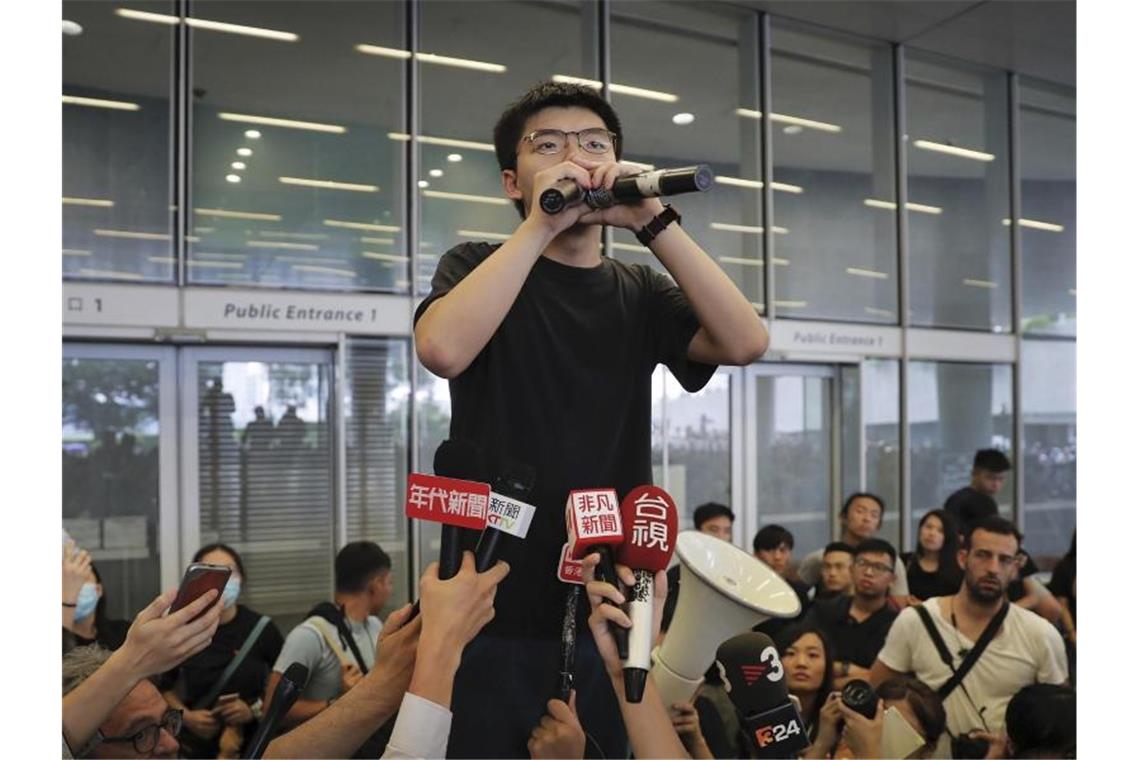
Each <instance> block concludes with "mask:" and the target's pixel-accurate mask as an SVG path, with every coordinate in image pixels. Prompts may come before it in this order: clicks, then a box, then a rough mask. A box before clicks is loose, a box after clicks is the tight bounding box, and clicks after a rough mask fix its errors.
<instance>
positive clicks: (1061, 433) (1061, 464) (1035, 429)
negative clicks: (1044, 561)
mask: <svg viewBox="0 0 1140 760" xmlns="http://www.w3.org/2000/svg"><path fill="white" fill-rule="evenodd" d="M1021 359H1022V361H1023V362H1024V364H1023V366H1022V376H1021V377H1022V400H1023V404H1024V415H1025V419H1024V424H1025V442H1024V446H1025V450H1024V462H1025V545H1026V546H1027V547H1028V548H1029V550H1030V552H1031V553H1032V554H1033V555H1034V556H1035V557H1036V556H1037V555H1043V556H1055V557H1056V556H1060V555H1062V554H1064V553H1065V551H1066V550H1067V549H1068V547H1069V541H1070V539H1071V537H1072V532H1073V529H1074V528H1075V527H1076V519H1077V397H1076V390H1077V389H1076V379H1077V377H1076V376H1077V347H1076V344H1075V343H1071V342H1068V341H1036V340H1027V341H1024V342H1023V343H1022V346H1021Z"/></svg>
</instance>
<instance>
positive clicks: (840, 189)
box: [771, 24, 898, 323]
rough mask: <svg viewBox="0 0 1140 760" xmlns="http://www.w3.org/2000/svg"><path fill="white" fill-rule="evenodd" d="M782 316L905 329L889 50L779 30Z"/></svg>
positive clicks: (776, 113) (775, 58)
mask: <svg viewBox="0 0 1140 760" xmlns="http://www.w3.org/2000/svg"><path fill="white" fill-rule="evenodd" d="M771 118H772V122H773V123H772V156H773V167H774V173H773V178H774V180H775V183H779V184H775V183H774V184H773V186H772V189H773V194H772V199H773V204H774V207H775V214H774V216H775V220H774V224H773V227H772V232H773V237H772V244H773V247H774V258H773V262H774V263H775V269H774V272H775V277H776V304H775V307H776V308H775V311H776V312H777V313H778V314H780V315H784V316H788V317H818V318H822V319H838V320H853V321H857V322H890V323H895V322H897V321H898V279H897V262H898V258H897V243H896V241H897V237H898V236H897V223H896V218H895V209H896V208H897V204H896V203H895V201H896V191H895V141H894V140H895V137H894V136H895V124H894V62H893V58H892V52H891V48H890V46H888V45H872V44H868V43H864V42H849V41H846V40H840V39H835V38H830V37H822V36H816V35H811V34H805V33H803V32H800V31H796V30H795V29H794V28H788V27H784V26H783V25H779V24H775V25H773V28H772V116H771Z"/></svg>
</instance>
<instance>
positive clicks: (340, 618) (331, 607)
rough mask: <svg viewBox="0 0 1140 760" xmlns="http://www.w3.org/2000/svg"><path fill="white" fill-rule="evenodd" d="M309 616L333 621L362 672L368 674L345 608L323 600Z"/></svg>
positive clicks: (310, 611)
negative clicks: (349, 627) (345, 613)
mask: <svg viewBox="0 0 1140 760" xmlns="http://www.w3.org/2000/svg"><path fill="white" fill-rule="evenodd" d="M309 616H310V617H318V618H321V619H323V620H327V621H328V622H330V623H332V625H333V626H334V627H335V628H336V632H337V635H338V636H339V637H340V641H341V643H342V644H344V645H345V646H346V647H347V648H348V649H349V650H350V651H351V652H352V656H353V658H355V659H356V664H357V665H358V666H359V667H360V672H361V673H363V674H364V675H368V666H367V665H365V664H364V657H363V656H362V655H361V654H360V647H358V646H357V645H356V639H355V638H353V636H352V631H350V630H349V629H348V624H347V623H346V622H345V616H344V610H342V609H341V608H340V607H337V606H336V605H335V604H333V603H332V602H321V603H320V604H318V605H317V606H316V607H313V609H311V610H309ZM333 652H334V653H336V649H334V650H333Z"/></svg>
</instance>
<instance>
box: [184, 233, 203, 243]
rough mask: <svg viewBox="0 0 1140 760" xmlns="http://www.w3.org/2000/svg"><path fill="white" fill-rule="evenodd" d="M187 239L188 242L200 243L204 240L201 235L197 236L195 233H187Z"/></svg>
mask: <svg viewBox="0 0 1140 760" xmlns="http://www.w3.org/2000/svg"><path fill="white" fill-rule="evenodd" d="M186 241H187V242H188V243H200V242H202V238H200V237H195V236H194V235H187V236H186Z"/></svg>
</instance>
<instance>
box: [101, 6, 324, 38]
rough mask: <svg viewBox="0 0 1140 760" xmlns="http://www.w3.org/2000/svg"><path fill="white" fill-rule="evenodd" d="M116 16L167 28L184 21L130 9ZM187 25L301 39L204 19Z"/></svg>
mask: <svg viewBox="0 0 1140 760" xmlns="http://www.w3.org/2000/svg"><path fill="white" fill-rule="evenodd" d="M115 14H116V15H118V16H122V17H123V18H129V19H134V20H135V21H150V22H153V23H156V24H166V25H167V26H175V25H176V24H178V23H179V22H180V21H182V19H181V18H179V17H178V16H168V15H165V14H162V13H147V12H146V11H136V10H131V9H129V8H116V9H115ZM186 25H187V26H189V27H190V28H191V29H207V30H209V31H212V32H228V33H230V34H241V35H244V36H246V37H261V38H262V39H267V40H279V41H281V42H296V41H297V40H299V39H301V38H300V37H299V36H298V35H296V34H293V32H280V31H277V30H276V29H264V28H262V27H259V26H244V25H242V24H227V23H226V22H224V21H210V20H208V19H204V18H187V19H186Z"/></svg>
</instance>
